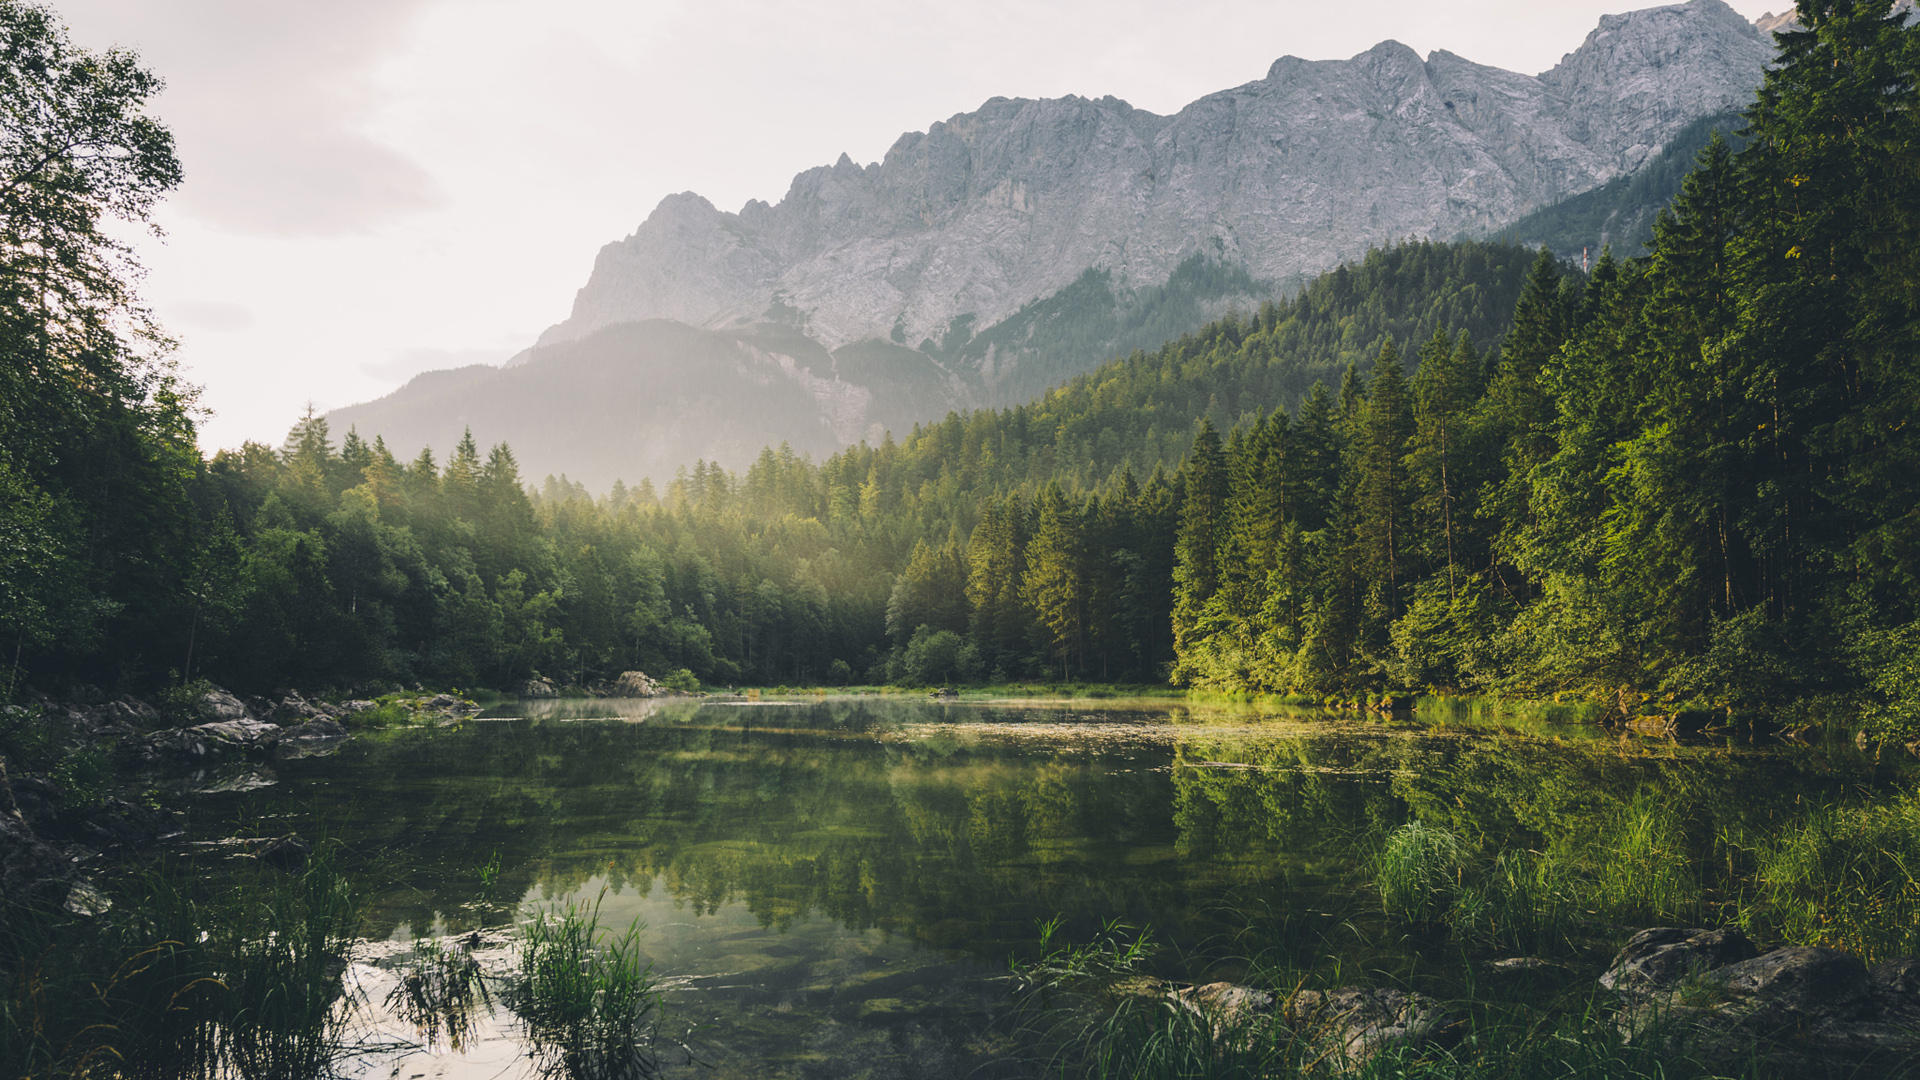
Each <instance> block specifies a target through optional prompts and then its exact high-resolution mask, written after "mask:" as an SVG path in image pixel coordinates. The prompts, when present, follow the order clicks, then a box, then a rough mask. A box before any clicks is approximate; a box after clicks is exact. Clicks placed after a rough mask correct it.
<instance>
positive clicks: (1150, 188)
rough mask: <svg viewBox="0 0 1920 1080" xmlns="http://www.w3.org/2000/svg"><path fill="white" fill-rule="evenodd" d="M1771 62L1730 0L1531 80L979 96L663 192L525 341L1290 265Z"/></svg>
mask: <svg viewBox="0 0 1920 1080" xmlns="http://www.w3.org/2000/svg"><path fill="white" fill-rule="evenodd" d="M1772 55H1773V45H1772V43H1771V41H1769V40H1768V39H1767V38H1766V37H1765V35H1763V34H1761V33H1760V31H1759V30H1757V29H1756V28H1755V27H1754V26H1753V25H1752V24H1750V23H1748V22H1747V21H1746V20H1745V19H1744V18H1742V17H1741V16H1740V15H1739V14H1738V13H1737V12H1734V11H1733V9H1732V8H1730V7H1728V6H1727V5H1726V4H1724V3H1722V2H1721V0H1689V2H1688V3H1684V4H1679V5H1673V6H1669V7H1661V8H1650V9H1646V10H1643V11H1636V12H1629V13H1626V14H1622V15H1609V16H1606V17H1604V18H1602V20H1601V21H1600V24H1599V26H1598V27H1597V28H1596V29H1595V30H1594V31H1593V32H1591V33H1590V34H1589V35H1588V36H1587V38H1586V40H1585V41H1584V42H1583V43H1582V44H1581V46H1580V47H1579V48H1577V49H1575V50H1574V51H1572V52H1570V53H1568V54H1566V55H1565V56H1564V57H1563V58H1562V59H1561V61H1560V62H1559V63H1558V64H1556V65H1555V66H1554V67H1553V68H1551V69H1549V70H1548V71H1546V72H1543V73H1541V74H1540V75H1537V76H1532V75H1522V74H1518V73H1514V72H1508V71H1503V70H1501V69H1498V68H1492V67H1488V66H1485V65H1480V64H1476V63H1473V62H1472V61H1469V60H1466V59H1465V58H1463V57H1460V56H1458V55H1456V54H1454V53H1451V52H1447V51H1445V50H1440V51H1436V52H1434V53H1432V54H1430V55H1429V56H1428V57H1427V58H1425V59H1422V58H1421V57H1419V56H1418V54H1416V53H1415V52H1414V51H1413V50H1412V49H1410V48H1408V47H1407V46H1405V45H1402V44H1400V43H1399V42H1396V41H1392V40H1388V41H1383V42H1381V43H1380V44H1378V45H1376V46H1374V47H1373V48H1371V49H1368V50H1366V51H1365V52H1362V53H1359V54H1357V55H1355V56H1353V57H1350V58H1348V59H1346V60H1303V59H1300V58H1298V57H1281V58H1280V59H1278V60H1276V61H1274V63H1273V64H1272V65H1271V66H1270V67H1269V69H1268V71H1267V74H1266V76H1265V77H1264V78H1262V79H1259V80H1255V81H1253V82H1249V83H1245V84H1242V85H1240V86H1237V87H1232V88H1229V89H1226V90H1221V91H1218V92H1215V93H1213V94H1208V95H1205V96H1203V97H1201V98H1200V99H1198V100H1196V101H1194V102H1192V103H1190V104H1189V105H1187V106H1185V107H1184V108H1182V109H1181V110H1179V111H1178V112H1176V113H1174V114H1172V115H1169V116H1159V115H1156V114H1153V113H1150V112H1147V111H1145V110H1141V109H1136V108H1134V107H1133V106H1131V105H1129V104H1127V103H1126V102H1124V101H1122V100H1120V99H1118V98H1113V97H1104V98H1098V99H1093V98H1083V97H1078V96H1068V97H1063V98H1053V99H1017V98H993V99H989V100H988V101H987V102H985V103H984V104H983V105H982V106H981V107H980V108H979V109H976V110H974V111H972V112H968V113H959V114H955V115H954V116H952V117H949V118H947V119H946V120H944V121H939V122H936V123H934V124H932V125H930V126H929V127H928V129H927V130H926V131H924V132H908V133H905V134H903V135H901V136H900V138H899V139H897V140H896V141H895V143H894V144H893V146H892V147H891V148H890V149H889V150H888V151H887V153H886V155H885V156H884V158H883V160H882V161H880V162H878V163H874V164H870V165H866V166H862V165H858V164H855V163H854V162H853V161H851V160H850V159H849V158H848V157H847V156H846V155H845V154H842V155H841V156H840V159H839V160H838V161H837V162H836V163H835V164H833V165H829V166H821V167H817V168H814V169H809V170H806V171H804V172H802V173H800V174H799V175H797V176H796V177H795V178H794V180H793V182H792V184H791V185H790V187H789V189H788V191H787V193H786V195H785V196H784V197H783V198H782V199H781V200H780V201H779V202H778V203H776V204H769V203H766V202H763V201H758V200H754V201H749V202H748V203H747V204H745V205H744V206H743V207H742V208H741V210H740V211H739V212H738V213H733V214H729V213H725V212H723V211H720V210H718V209H716V208H715V207H713V205H712V204H711V203H710V202H708V201H707V200H706V199H704V198H702V197H700V196H698V195H695V194H693V193H690V192H687V193H681V194H677V195H672V196H668V197H667V198H666V199H663V200H662V201H661V203H660V204H659V206H658V207H657V208H656V209H655V210H654V212H653V214H651V215H650V216H649V217H648V219H647V220H646V221H645V222H643V223H642V224H641V226H640V227H639V228H637V229H636V230H635V231H634V232H633V233H632V234H630V235H629V236H628V237H626V238H624V239H622V240H619V241H615V242H613V243H611V244H608V245H606V246H605V247H604V248H603V249H602V250H601V252H600V253H599V255H598V257H597V258H596V260H595V266H594V272H593V274H592V275H591V276H590V278H589V280H588V282H587V284H586V285H585V286H584V287H583V288H582V289H581V290H580V291H579V293H578V295H577V296H576V299H575V303H574V307H573V311H572V313H571V314H570V315H569V316H568V318H567V319H566V320H563V321H562V322H560V323H558V324H556V325H555V326H553V327H551V328H549V329H548V330H547V331H546V332H545V333H543V334H542V335H541V338H540V344H552V343H554V342H557V341H562V340H568V339H571V338H574V337H578V336H581V335H582V334H585V333H588V332H591V331H592V330H593V329H596V328H598V327H599V326H603V325H609V324H611V323H614V322H620V321H626V320H628V319H635V318H673V319H677V320H679V321H682V322H688V323H691V324H693V325H700V326H709V327H717V326H726V325H740V324H744V323H746V322H752V321H758V320H762V319H767V318H769V317H774V318H779V317H785V318H789V319H793V320H795V321H796V322H797V324H798V325H801V326H803V327H804V328H805V329H806V330H807V332H808V333H809V334H810V336H813V337H815V338H816V339H817V340H819V341H821V342H822V343H823V344H825V345H827V346H828V347H829V348H837V347H839V346H840V345H842V344H846V343H848V342H851V341H856V340H860V339H863V338H869V337H875V338H889V337H891V338H892V339H893V340H895V341H897V342H900V343H904V344H909V345H913V344H917V343H919V342H922V341H935V342H937V341H938V338H939V335H940V334H941V332H942V331H943V330H944V329H945V328H946V327H947V326H948V325H949V324H950V323H951V321H952V319H954V318H955V317H958V316H960V315H963V314H972V315H973V316H974V318H975V320H976V321H977V323H978V324H979V325H982V326H986V325H991V324H993V323H996V322H998V321H1000V320H1001V319H1003V318H1005V317H1006V316H1008V315H1010V314H1012V313H1013V312H1014V311H1015V310H1017V309H1018V308H1019V307H1020V306H1021V305H1022V304H1025V303H1030V302H1032V301H1033V300H1036V299H1039V298H1041V297H1044V296H1047V295H1051V294H1053V293H1055V292H1057V291H1059V290H1060V289H1062V288H1064V287H1066V285H1067V284H1069V283H1070V282H1071V281H1072V280H1073V279H1074V278H1075V277H1077V276H1078V275H1079V274H1080V273H1081V272H1083V271H1085V270H1087V269H1089V268H1093V269H1105V270H1110V271H1112V272H1113V273H1114V274H1115V275H1116V278H1117V279H1118V280H1120V281H1121V282H1123V283H1126V284H1130V285H1146V286H1150V285H1153V284H1157V283H1159V282H1161V281H1164V280H1166V279H1167V278H1168V277H1169V276H1170V275H1171V272H1172V270H1173V269H1174V267H1176V266H1177V265H1179V264H1180V263H1181V262H1182V261H1184V260H1185V259H1187V258H1189V257H1191V256H1192V255H1193V254H1195V253H1196V252H1198V251H1200V250H1201V249H1202V248H1203V247H1204V246H1205V245H1207V244H1208V243H1210V242H1214V243H1217V244H1219V245H1220V247H1221V248H1222V249H1223V252H1224V254H1225V257H1226V258H1228V259H1229V260H1232V261H1237V262H1240V263H1241V264H1242V265H1244V266H1246V267H1247V269H1248V271H1249V273H1251V274H1252V275H1253V276H1254V277H1255V278H1257V279H1262V280H1267V281H1273V282H1284V283H1292V282H1297V281H1298V280H1300V279H1301V277H1302V276H1303V275H1305V274H1311V273H1315V272H1318V271H1320V270H1324V269H1327V268H1329V267H1331V266H1332V265H1334V264H1335V263H1337V262H1339V261H1341V260H1342V259H1344V258H1351V257H1354V256H1356V255H1358V254H1360V253H1362V252H1364V251H1365V250H1366V249H1367V248H1368V247H1371V246H1374V245H1376V244H1379V243H1383V242H1390V241H1392V240H1395V239H1399V238H1401V237H1404V236H1408V235H1436V236H1439V235H1458V234H1463V233H1466V234H1471V233H1474V232H1476V231H1477V232H1480V233H1483V234H1484V233H1485V232H1489V231H1491V230H1493V229H1494V228H1496V227H1497V226H1498V225H1501V224H1504V223H1505V222H1506V221H1509V220H1512V219H1514V218H1517V217H1519V216H1521V215H1522V214H1524V213H1525V212H1527V211H1529V210H1532V209H1537V208H1539V207H1541V206H1544V205H1548V204H1550V203H1552V202H1554V201H1557V200H1559V199H1561V198H1564V197H1566V196H1568V195H1571V194H1574V193H1576V192H1578V191H1582V190H1586V189H1588V188H1592V187H1596V186H1598V185H1600V184H1602V183H1605V182H1606V181H1608V180H1611V179H1613V178H1614V177H1615V176H1618V175H1623V174H1625V173H1630V172H1631V171H1633V170H1634V169H1635V168H1637V167H1638V166H1639V165H1640V164H1642V163H1644V162H1645V161H1646V160H1648V159H1649V158H1650V157H1651V156H1653V155H1654V154H1655V153H1657V151H1658V150H1659V149H1660V147H1661V146H1662V145H1663V144H1664V142H1665V140H1666V139H1667V138H1669V137H1671V135H1672V134H1673V133H1675V132H1677V131H1678V130H1679V129H1680V128H1681V127H1683V126H1684V125H1685V124H1686V123H1688V122H1690V121H1692V120H1694V119H1696V118H1697V117H1699V116H1702V115H1706V114H1708V113H1711V112H1716V111H1721V110H1723V109H1725V108H1728V107H1733V106H1736V105H1739V104H1742V103H1744V101H1745V100H1746V98H1747V97H1748V96H1749V95H1750V94H1751V92H1752V90H1753V88H1754V87H1755V86H1756V85H1758V82H1759V77H1760V72H1761V70H1762V69H1763V67H1764V65H1765V63H1766V62H1767V61H1768V60H1769V59H1771V57H1772ZM1330 221H1339V222H1342V223H1343V224H1344V226H1345V227H1344V228H1341V229H1334V230H1329V229H1327V228H1326V224H1327V223H1328V222H1330Z"/></svg>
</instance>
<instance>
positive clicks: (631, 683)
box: [600, 671, 672, 698]
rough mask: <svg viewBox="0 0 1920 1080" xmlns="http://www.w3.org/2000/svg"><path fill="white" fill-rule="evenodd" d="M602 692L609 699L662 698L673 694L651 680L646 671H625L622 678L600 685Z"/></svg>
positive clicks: (621, 675)
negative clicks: (664, 695)
mask: <svg viewBox="0 0 1920 1080" xmlns="http://www.w3.org/2000/svg"><path fill="white" fill-rule="evenodd" d="M600 692H601V693H603V694H605V695H606V696H607V697H642V698H644V697H660V696H662V695H663V694H668V693H671V692H672V691H669V690H667V689H665V688H664V687H662V686H661V685H660V684H659V683H657V682H655V681H653V679H651V678H649V677H648V675H647V673H646V672H644V671H623V672H621V673H620V677H619V678H617V679H614V680H612V681H610V682H605V683H601V684H600Z"/></svg>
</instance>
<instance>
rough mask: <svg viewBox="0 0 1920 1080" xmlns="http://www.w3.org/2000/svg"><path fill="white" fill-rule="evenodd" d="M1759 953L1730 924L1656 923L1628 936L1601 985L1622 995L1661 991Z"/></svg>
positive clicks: (1601, 978) (1601, 977) (1601, 980)
mask: <svg viewBox="0 0 1920 1080" xmlns="http://www.w3.org/2000/svg"><path fill="white" fill-rule="evenodd" d="M1759 954H1760V951H1759V950H1758V949H1756V948H1754V945H1753V942H1751V941H1749V940H1747V936H1746V935H1745V934H1743V933H1741V932H1740V931H1739V930H1736V929H1734V928H1732V927H1723V928H1721V929H1718V930H1706V929H1701V928H1697V927H1696V928H1694V929H1690V930H1689V929H1681V928H1679V927H1673V926H1656V927H1652V928H1650V929H1646V930H1642V931H1640V932H1639V933H1637V934H1635V935H1633V937H1631V938H1628V939H1627V944H1626V945H1625V947H1623V948H1622V949H1621V950H1620V952H1619V954H1618V955H1616V956H1615V957H1614V958H1613V963H1611V964H1609V965H1607V970H1606V971H1605V973H1603V974H1602V975H1601V976H1600V985H1601V986H1604V987H1606V988H1607V989H1609V990H1614V991H1618V992H1620V993H1623V994H1630V993H1635V992H1648V991H1654V990H1664V989H1667V988H1669V987H1672V986H1675V985H1677V984H1679V983H1680V982H1681V981H1683V980H1685V979H1687V978H1688V977H1690V976H1694V975H1698V974H1700V973H1702V972H1705V971H1709V970H1712V969H1714V968H1717V967H1723V966H1725V965H1727V964H1732V963H1737V962H1739V961H1741V960H1750V959H1752V958H1753V957H1755V956H1758V955H1759Z"/></svg>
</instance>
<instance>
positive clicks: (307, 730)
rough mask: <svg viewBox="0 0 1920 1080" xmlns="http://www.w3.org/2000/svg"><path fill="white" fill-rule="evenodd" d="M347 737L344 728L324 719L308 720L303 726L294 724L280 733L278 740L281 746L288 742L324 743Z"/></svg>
mask: <svg viewBox="0 0 1920 1080" xmlns="http://www.w3.org/2000/svg"><path fill="white" fill-rule="evenodd" d="M348 737H349V734H348V732H347V729H346V728H343V727H341V726H340V725H339V723H337V722H336V721H333V720H328V719H326V718H324V717H323V718H320V719H316V720H309V721H307V722H306V723H304V724H296V725H294V726H293V727H290V728H286V729H285V730H283V731H282V732H281V733H280V740H281V742H282V743H283V744H284V743H288V742H325V741H327V740H331V739H345V738H348Z"/></svg>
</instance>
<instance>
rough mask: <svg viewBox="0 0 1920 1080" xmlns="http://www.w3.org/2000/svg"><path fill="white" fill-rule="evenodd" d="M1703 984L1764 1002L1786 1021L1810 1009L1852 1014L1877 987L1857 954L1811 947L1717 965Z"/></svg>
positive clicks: (1766, 1007)
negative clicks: (1721, 965) (1870, 979)
mask: <svg viewBox="0 0 1920 1080" xmlns="http://www.w3.org/2000/svg"><path fill="white" fill-rule="evenodd" d="M1700 983H1701V984H1702V985H1704V986H1714V987H1719V988H1721V989H1722V990H1724V991H1725V992H1726V993H1728V994H1730V995H1733V996H1736V997H1741V998H1746V999H1749V1000H1752V1001H1754V1002H1756V1003H1763V1005H1764V1008H1765V1009H1766V1010H1767V1011H1769V1012H1771V1013H1773V1014H1775V1015H1777V1016H1779V1017H1780V1019H1781V1021H1782V1022H1783V1023H1785V1022H1789V1021H1790V1019H1791V1018H1792V1017H1793V1016H1797V1015H1802V1014H1807V1013H1811V1012H1850V1011H1852V1010H1853V1009H1854V1008H1855V1007H1856V1006H1858V1005H1859V1004H1861V1003H1862V1002H1863V1001H1865V1000H1866V999H1867V997H1868V996H1869V995H1870V993H1871V992H1872V989H1873V986H1872V983H1871V982H1870V981H1869V979H1868V977H1867V965H1865V964H1863V963H1861V962H1860V960H1859V958H1858V957H1855V956H1852V955H1850V954H1848V953H1844V952H1841V951H1840V950H1839V949H1826V948H1820V947H1818V946H1809V945H1800V946H1791V947H1788V948H1785V949H1775V950H1774V951H1772V952H1770V953H1767V954H1765V955H1763V956H1756V957H1754V958H1753V959H1751V960H1742V961H1740V962H1739V963H1735V964H1728V965H1726V966H1725V967H1718V968H1714V969H1712V970H1710V971H1708V972H1706V973H1704V974H1703V975H1701V976H1700Z"/></svg>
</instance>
